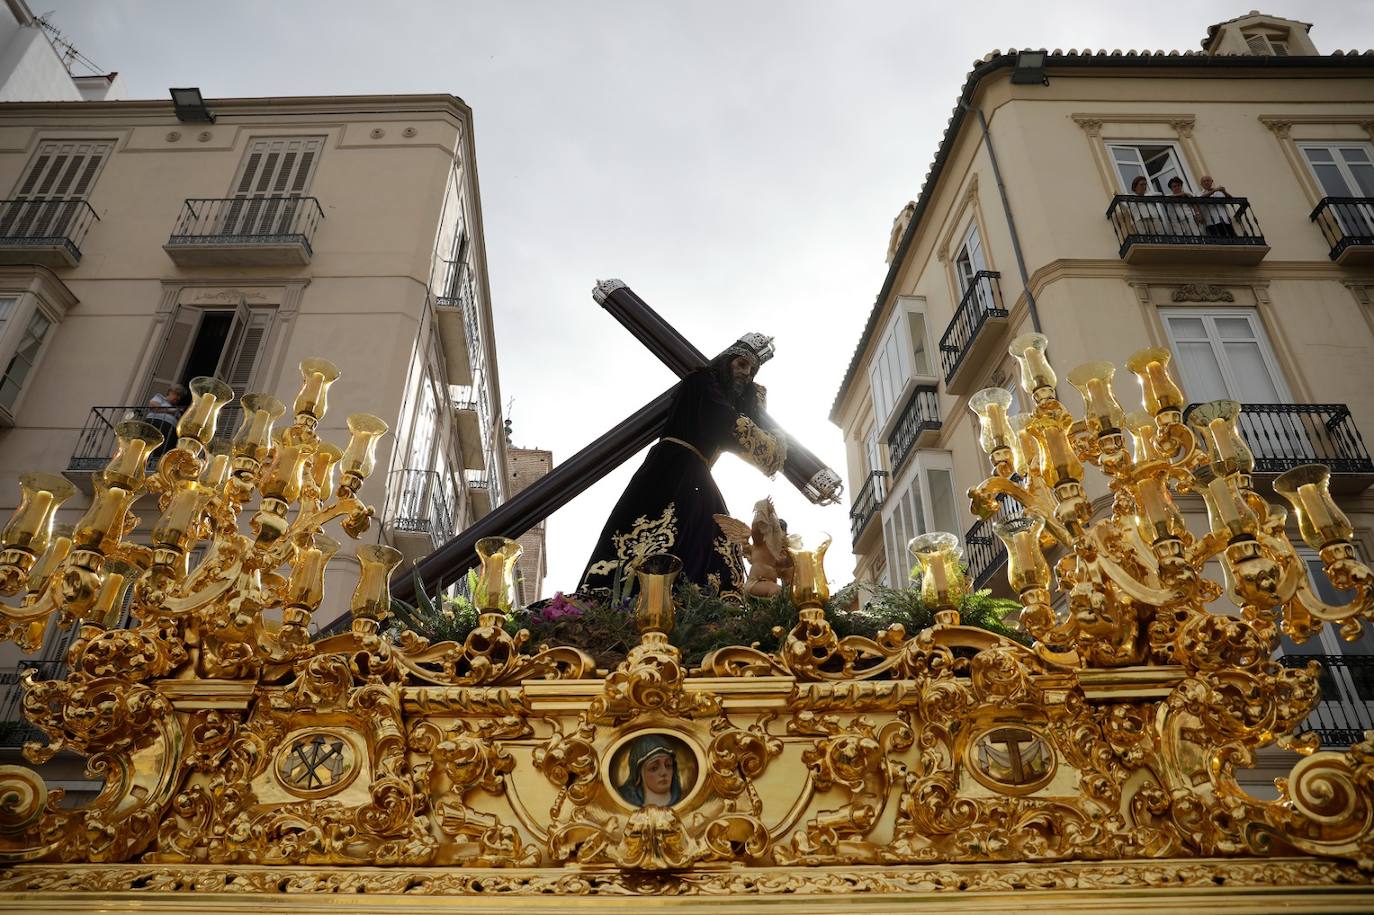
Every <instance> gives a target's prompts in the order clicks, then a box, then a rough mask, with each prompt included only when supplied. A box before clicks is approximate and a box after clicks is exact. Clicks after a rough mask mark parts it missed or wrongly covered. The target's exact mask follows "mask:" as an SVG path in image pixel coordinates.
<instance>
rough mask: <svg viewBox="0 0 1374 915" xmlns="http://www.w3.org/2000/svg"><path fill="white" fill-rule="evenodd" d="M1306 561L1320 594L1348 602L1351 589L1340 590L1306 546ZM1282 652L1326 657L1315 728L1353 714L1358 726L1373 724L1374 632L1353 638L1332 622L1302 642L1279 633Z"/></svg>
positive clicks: (1338, 723) (1345, 722) (1345, 721)
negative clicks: (1344, 635)
mask: <svg viewBox="0 0 1374 915" xmlns="http://www.w3.org/2000/svg"><path fill="white" fill-rule="evenodd" d="M1298 553H1299V555H1300V556H1302V558H1303V561H1304V562H1306V563H1307V570H1308V574H1309V576H1310V584H1311V585H1312V586H1313V590H1314V591H1315V592H1316V595H1317V597H1319V598H1321V599H1322V600H1323V601H1325V602H1326V603H1328V604H1335V605H1337V606H1339V605H1342V604H1345V603H1348V602H1349V601H1350V599H1351V597H1352V596H1353V594H1352V592H1350V591H1337V590H1336V589H1335V587H1334V586H1332V584H1331V580H1330V579H1328V578H1327V577H1326V573H1325V572H1324V571H1323V570H1322V563H1321V559H1319V558H1318V557H1317V555H1316V554H1315V553H1313V552H1312V551H1310V550H1307V549H1299V551H1298ZM1279 638H1280V644H1279V651H1278V653H1279V655H1280V656H1285V657H1293V656H1299V657H1301V656H1304V655H1316V656H1318V657H1322V658H1325V659H1328V660H1323V662H1322V671H1321V674H1320V676H1319V680H1318V683H1319V685H1320V687H1321V696H1322V702H1321V704H1319V705H1318V706H1317V708H1316V709H1314V710H1313V713H1312V716H1311V718H1309V719H1308V723H1309V724H1310V725H1312V726H1313V727H1316V728H1319V729H1320V728H1323V727H1339V726H1342V725H1349V724H1351V723H1352V722H1351V721H1349V719H1350V718H1351V717H1352V714H1353V717H1354V718H1355V719H1356V723H1358V725H1359V729H1360V730H1363V729H1365V728H1370V727H1374V667H1371V666H1370V664H1369V662H1370V660H1371V656H1374V632H1370V631H1369V630H1368V629H1365V631H1364V632H1363V633H1362V634H1361V635H1360V637H1359V638H1358V639H1356V640H1355V641H1353V642H1347V641H1345V640H1344V639H1342V638H1341V637H1340V636H1339V635H1338V634H1337V632H1336V631H1335V629H1334V628H1333V627H1331V626H1323V627H1322V631H1321V632H1319V633H1318V634H1317V635H1315V636H1313V637H1312V638H1310V639H1308V640H1307V641H1306V642H1304V643H1302V644H1301V645H1299V644H1298V643H1296V642H1294V641H1293V640H1292V639H1290V638H1288V636H1286V635H1280V637H1279ZM1328 702H1329V703H1333V704H1335V705H1338V706H1344V707H1346V710H1344V711H1342V710H1335V709H1331V708H1323V705H1325V704H1326V703H1328Z"/></svg>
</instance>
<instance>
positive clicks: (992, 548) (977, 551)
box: [964, 496, 1023, 588]
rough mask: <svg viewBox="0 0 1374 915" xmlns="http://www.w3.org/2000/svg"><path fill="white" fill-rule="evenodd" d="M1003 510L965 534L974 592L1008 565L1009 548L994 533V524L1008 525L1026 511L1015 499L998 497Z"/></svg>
mask: <svg viewBox="0 0 1374 915" xmlns="http://www.w3.org/2000/svg"><path fill="white" fill-rule="evenodd" d="M997 501H998V502H1000V503H1001V507H1000V508H999V509H998V510H997V513H996V514H995V515H993V516H992V517H991V518H987V519H984V518H979V519H978V520H977V521H975V522H973V526H972V527H970V528H969V529H968V532H967V533H966V534H964V560H965V561H966V562H967V563H968V576H969V579H970V580H971V581H972V582H973V586H974V587H975V588H981V587H983V586H984V585H986V584H987V582H988V580H989V579H991V578H992V575H993V573H994V572H996V571H997V570H998V569H999V568H1001V567H1002V565H1003V564H1004V563H1005V562H1006V561H1007V548H1006V547H1005V546H1003V545H1002V540H1001V538H1000V537H998V536H997V535H996V534H995V533H993V531H992V524H993V522H994V521H1006V520H1009V519H1011V518H1015V517H1017V516H1019V515H1020V514H1021V513H1022V511H1023V509H1022V508H1021V503H1020V502H1017V501H1016V500H1015V499H1008V498H1006V497H1005V496H998V497H997Z"/></svg>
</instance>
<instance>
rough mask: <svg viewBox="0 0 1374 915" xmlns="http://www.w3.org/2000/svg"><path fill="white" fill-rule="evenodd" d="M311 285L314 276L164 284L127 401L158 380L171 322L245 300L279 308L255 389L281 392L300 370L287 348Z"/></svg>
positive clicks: (136, 400)
mask: <svg viewBox="0 0 1374 915" xmlns="http://www.w3.org/2000/svg"><path fill="white" fill-rule="evenodd" d="M308 285H310V280H309V278H306V277H303V278H300V279H287V280H283V279H282V278H280V277H274V278H266V277H263V278H258V277H251V276H245V277H238V278H235V279H234V280H225V279H222V278H220V279H210V278H207V279H204V280H174V281H173V280H169V281H166V282H164V283H163V285H162V296H161V298H160V300H159V301H158V305H157V311H156V312H155V313H154V314H153V316H152V318H153V320H152V327H151V328H150V331H149V334H148V337H147V340H146V341H145V343H144V345H143V350H142V352H141V353H140V355H139V358H138V360H137V362H136V364H135V366H134V367H133V370H132V371H131V373H130V375H129V378H128V380H127V383H126V398H133V399H126V400H125V401H124V402H125V403H139V402H140V398H141V396H142V394H143V389H144V387H145V386H146V385H147V384H148V379H149V378H151V377H152V376H153V364H154V361H155V360H156V359H157V357H158V354H159V352H160V350H161V348H162V342H163V340H164V339H165V338H166V336H167V332H168V328H169V326H170V325H169V322H170V321H171V320H172V318H173V315H175V314H176V312H177V309H178V308H181V307H192V308H195V307H199V308H206V307H209V308H233V307H234V306H235V305H237V304H239V303H240V302H242V303H244V304H247V305H249V306H255V307H273V308H275V315H274V317H273V320H272V323H271V328H270V331H269V333H268V336H267V339H266V340H264V341H263V344H262V346H263V349H262V355H261V357H260V362H259V366H258V368H257V369H256V370H255V372H254V374H255V376H256V378H257V381H256V383H255V387H259V388H261V389H262V390H266V391H273V390H276V388H277V385H278V382H280V381H281V379H282V378H284V377H287V376H286V375H284V374H283V373H284V372H293V371H294V369H295V367H294V366H286V365H285V364H284V363H285V360H286V351H287V345H288V344H289V343H290V340H291V333H292V330H293V329H294V323H295V318H296V315H297V314H298V313H299V311H300V303H301V297H302V296H303V295H304V294H305V287H306V286H308Z"/></svg>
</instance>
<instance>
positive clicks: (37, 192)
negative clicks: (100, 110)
mask: <svg viewBox="0 0 1374 915" xmlns="http://www.w3.org/2000/svg"><path fill="white" fill-rule="evenodd" d="M113 148H114V142H113V141H111V140H49V141H48V142H45V143H40V144H39V146H38V152H37V153H35V155H34V157H33V161H32V162H31V163H29V167H28V170H27V171H25V172H24V176H23V177H22V178H20V179H19V184H18V185H16V186H15V189H14V194H13V200H12V201H11V202H10V204H9V205H8V206H5V207H4V208H3V210H2V211H0V237H5V238H61V237H65V235H66V233H67V229H68V227H69V226H71V225H72V223H73V222H74V221H75V220H76V218H77V210H78V209H79V208H80V207H81V204H82V203H84V202H85V200H86V198H87V197H88V196H89V195H90V192H91V189H92V188H93V187H95V179H96V177H97V176H98V175H99V174H100V169H101V167H102V166H103V165H104V164H105V160H107V159H108V158H109V157H110V152H111V150H113Z"/></svg>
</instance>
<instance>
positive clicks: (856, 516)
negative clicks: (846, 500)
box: [849, 470, 887, 553]
mask: <svg viewBox="0 0 1374 915" xmlns="http://www.w3.org/2000/svg"><path fill="white" fill-rule="evenodd" d="M886 497H887V471H886V470H875V471H873V472H872V473H870V474H869V475H868V479H867V480H865V481H864V485H863V488H862V489H860V490H859V494H858V495H857V496H855V497H854V507H853V508H851V509H850V510H849V533H850V538H851V542H852V543H853V544H854V551H855V552H856V553H857V552H860V549H859V541H860V540H861V539H862V538H863V535H864V532H865V531H867V530H868V528H869V524H868V522H870V521H872V520H873V518H874V516H875V515H877V514H878V509H880V508H882V505H883V499H885V498H886Z"/></svg>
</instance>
